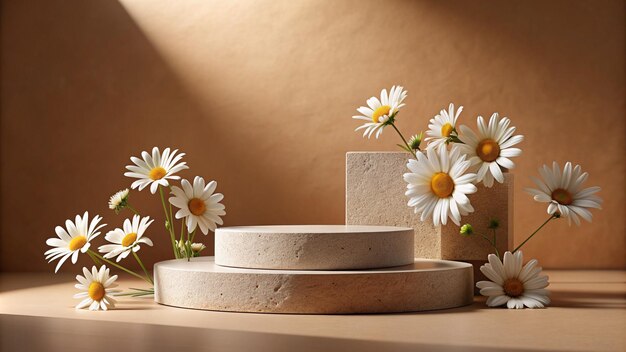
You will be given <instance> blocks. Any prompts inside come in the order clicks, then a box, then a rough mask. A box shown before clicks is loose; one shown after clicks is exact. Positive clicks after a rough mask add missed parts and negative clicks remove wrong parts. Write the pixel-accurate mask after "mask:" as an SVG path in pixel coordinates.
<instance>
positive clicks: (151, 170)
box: [124, 147, 189, 194]
mask: <svg viewBox="0 0 626 352" xmlns="http://www.w3.org/2000/svg"><path fill="white" fill-rule="evenodd" d="M177 152H178V149H175V150H174V151H173V152H171V153H170V148H165V150H164V151H163V155H161V152H160V151H159V148H157V147H154V148H152V155H150V154H148V152H145V151H144V152H141V157H142V158H143V160H142V159H139V158H136V157H134V156H133V157H131V158H130V160H131V161H132V162H133V163H135V165H128V166H126V169H128V170H129V172H125V173H124V176H128V177H133V178H138V180H136V181H135V182H133V184H132V185H131V186H130V188H132V189H135V188H139V190H140V191H141V190H143V189H144V188H145V187H146V186H148V185H150V192H152V194H154V193H156V191H157V189H158V188H159V185H161V186H163V187H167V186H169V182H168V181H167V180H179V179H180V176H175V175H174V174H175V173H177V172H179V171H181V170H184V169H188V168H189V167H188V166H187V165H186V164H187V163H186V162H180V160H181V159H182V158H183V156H184V155H185V153H180V154H178V155H176V153H177Z"/></svg>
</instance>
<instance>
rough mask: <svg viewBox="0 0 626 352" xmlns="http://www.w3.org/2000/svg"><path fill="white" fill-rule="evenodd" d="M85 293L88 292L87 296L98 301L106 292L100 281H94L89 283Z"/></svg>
mask: <svg viewBox="0 0 626 352" xmlns="http://www.w3.org/2000/svg"><path fill="white" fill-rule="evenodd" d="M87 293H88V294H89V297H90V298H91V299H93V300H94V301H99V300H101V299H102V298H103V297H104V294H105V293H106V292H105V291H104V286H102V284H101V283H99V282H95V281H94V282H92V283H90V284H89V289H88V290H87Z"/></svg>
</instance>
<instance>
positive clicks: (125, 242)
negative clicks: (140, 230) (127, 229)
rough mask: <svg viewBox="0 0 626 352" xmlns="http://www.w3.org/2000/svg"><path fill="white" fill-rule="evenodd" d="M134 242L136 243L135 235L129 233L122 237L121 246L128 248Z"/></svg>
mask: <svg viewBox="0 0 626 352" xmlns="http://www.w3.org/2000/svg"><path fill="white" fill-rule="evenodd" d="M135 241H137V234H136V233H134V232H131V233H129V234H128V235H126V236H124V238H122V246H124V247H128V246H130V245H131V244H133V243H135Z"/></svg>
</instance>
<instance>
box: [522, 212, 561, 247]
mask: <svg viewBox="0 0 626 352" xmlns="http://www.w3.org/2000/svg"><path fill="white" fill-rule="evenodd" d="M552 219H556V216H555V215H551V216H550V217H549V218H548V220H546V221H544V223H543V224H541V226H539V228H538V229H536V230H535V232H533V233H532V234H530V236H528V238H527V239H525V240H524V242H522V243H521V244H520V245H519V246H517V247H515V249H514V250H513V252H512V253H515V252H517V251H518V250H519V249H520V248H522V246H523V245H524V244H526V242H528V240H530V239H531V238H533V236H534V235H535V234H536V233H537V232H539V230H541V229H542V228H543V227H544V226H546V224H547V223H548V222H550V220H552Z"/></svg>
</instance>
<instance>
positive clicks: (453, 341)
mask: <svg viewBox="0 0 626 352" xmlns="http://www.w3.org/2000/svg"><path fill="white" fill-rule="evenodd" d="M548 274H549V275H550V277H551V285H550V289H551V290H552V293H553V294H552V298H553V304H552V305H551V306H550V307H549V308H548V309H541V310H520V311H514V310H507V309H487V308H485V306H484V304H483V300H482V298H480V297H477V298H476V299H475V303H474V304H473V305H471V306H468V307H463V308H458V309H450V310H442V311H433V312H422V313H407V314H381V315H335V316H323V315H272V314H245V313H226V312H209V311H196V310H185V309H177V308H170V307H166V306H160V305H157V304H155V303H154V302H152V300H151V299H131V298H126V299H124V300H123V301H122V302H121V304H119V306H118V309H116V310H114V311H109V312H89V311H84V310H81V311H77V310H75V309H73V305H74V304H76V302H75V300H74V299H72V295H73V294H74V293H75V292H76V289H75V288H74V287H73V278H72V277H71V276H61V275H57V276H54V275H52V274H7V273H5V274H0V350H1V351H73V350H82V351H99V350H107V351H113V350H133V351H166V350H171V351H196V350H211V351H294V350H297V351H322V350H323V351H330V350H337V351H409V350H416V349H421V350H427V351H456V350H481V351H485V350H487V351H499V350H534V351H544V350H550V351H604V350H612V351H624V350H626V271H551V272H548ZM122 286H123V287H145V285H143V284H142V283H141V282H138V281H134V280H131V279H126V278H125V279H123V280H122Z"/></svg>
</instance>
